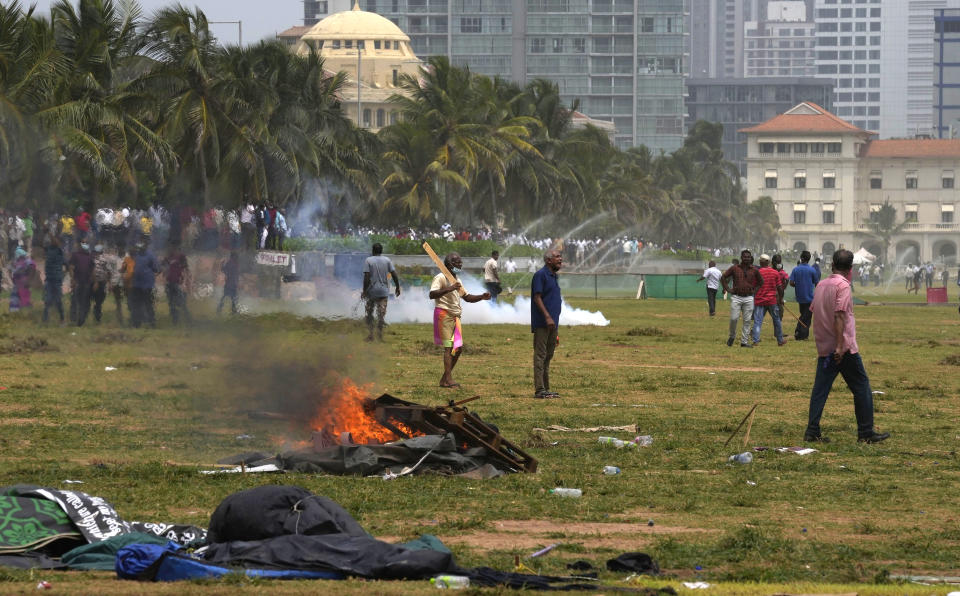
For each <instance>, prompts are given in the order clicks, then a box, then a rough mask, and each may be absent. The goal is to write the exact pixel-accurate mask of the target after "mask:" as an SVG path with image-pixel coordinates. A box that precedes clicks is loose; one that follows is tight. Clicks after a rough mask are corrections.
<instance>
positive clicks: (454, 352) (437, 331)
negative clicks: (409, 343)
mask: <svg viewBox="0 0 960 596" xmlns="http://www.w3.org/2000/svg"><path fill="white" fill-rule="evenodd" d="M443 264H444V265H446V267H447V269H448V270H449V271H450V273H452V274H453V275H454V277H456V276H457V275H458V274H459V273H460V268H461V267H462V266H463V261H462V260H461V259H460V255H459V254H457V253H455V252H452V253H450V254H448V255H447V256H446V258H444V259H443ZM430 299H431V300H434V301H435V303H436V306H435V307H434V309H433V343H435V344H437V345H438V346H443V376H441V377H440V386H441V387H459V386H460V383H457V382H455V381H454V380H453V368H454V367H455V366H456V365H457V361H458V360H459V359H460V353H461V348H462V347H463V333H462V330H461V328H460V314H461V313H462V312H463V309H462V307H461V306H460V282H459V281H458V282H456V283H453V284H451V283H450V282H449V281H448V280H447V277H446V276H445V275H444V274H443V273H438V274H437V276H436V277H434V278H433V283H431V284H430ZM463 299H464V300H465V301H466V302H471V303H472V302H480V301H481V300H490V293H489V292H484V293H483V294H464V296H463Z"/></svg>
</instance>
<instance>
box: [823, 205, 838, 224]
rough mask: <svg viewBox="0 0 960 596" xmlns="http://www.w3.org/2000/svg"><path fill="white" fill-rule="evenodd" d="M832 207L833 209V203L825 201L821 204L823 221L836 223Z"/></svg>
mask: <svg viewBox="0 0 960 596" xmlns="http://www.w3.org/2000/svg"><path fill="white" fill-rule="evenodd" d="M833 209H834V205H833V203H826V204H824V206H823V223H825V224H832V223H836V219H834V211H833Z"/></svg>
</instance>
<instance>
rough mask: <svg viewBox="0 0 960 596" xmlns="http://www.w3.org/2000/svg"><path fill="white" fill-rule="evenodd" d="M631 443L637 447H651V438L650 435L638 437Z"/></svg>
mask: <svg viewBox="0 0 960 596" xmlns="http://www.w3.org/2000/svg"><path fill="white" fill-rule="evenodd" d="M632 442H633V444H634V445H637V446H638V447H649V446H650V445H653V437H651V436H650V435H640V436H638V437H636V438H634V439H633V441H632Z"/></svg>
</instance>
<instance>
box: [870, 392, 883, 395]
mask: <svg viewBox="0 0 960 596" xmlns="http://www.w3.org/2000/svg"><path fill="white" fill-rule="evenodd" d="M872 393H873V394H874V395H886V393H884V392H883V391H873V392H872Z"/></svg>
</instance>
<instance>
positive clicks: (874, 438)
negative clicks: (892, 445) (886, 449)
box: [857, 431, 890, 443]
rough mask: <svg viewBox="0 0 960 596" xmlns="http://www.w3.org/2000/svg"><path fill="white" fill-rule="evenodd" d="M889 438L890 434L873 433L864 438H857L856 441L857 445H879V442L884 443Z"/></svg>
mask: <svg viewBox="0 0 960 596" xmlns="http://www.w3.org/2000/svg"><path fill="white" fill-rule="evenodd" d="M889 438H890V433H878V432H876V431H874V432H873V433H871V434H869V435H867V436H865V437H859V438H858V439H857V443H880V442H881V441H886V440H887V439H889Z"/></svg>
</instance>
